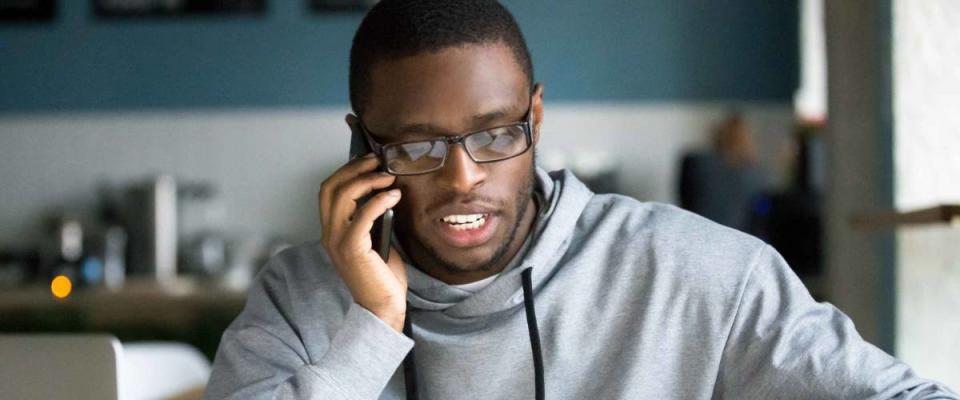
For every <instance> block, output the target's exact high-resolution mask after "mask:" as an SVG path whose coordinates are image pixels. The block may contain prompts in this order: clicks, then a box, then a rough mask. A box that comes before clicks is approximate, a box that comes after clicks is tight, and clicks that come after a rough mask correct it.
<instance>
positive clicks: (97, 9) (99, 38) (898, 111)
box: [0, 0, 960, 397]
mask: <svg viewBox="0 0 960 400" xmlns="http://www.w3.org/2000/svg"><path fill="white" fill-rule="evenodd" d="M366 3H367V2H366V1H354V0H339V1H336V0H334V1H330V0H287V1H280V0H230V1H228V0H177V1H165V0H84V1H81V0H77V1H55V0H0V333H41V332H45V333H51V332H61V333H63V332H69V333H80V332H106V333H110V334H113V335H115V336H117V337H118V338H119V339H120V340H121V341H122V342H123V344H124V346H125V348H129V349H131V351H130V353H131V354H145V353H136V349H137V348H138V346H140V348H143V347H144V346H146V347H147V348H148V350H149V351H148V352H147V353H146V354H150V355H152V354H157V347H156V346H161V347H159V349H160V350H159V354H161V357H163V355H162V354H165V353H164V350H163V349H165V348H169V349H170V352H171V353H169V354H175V353H176V352H177V351H181V353H179V354H186V353H190V352H192V353H191V354H190V355H189V356H185V358H188V359H191V360H192V361H190V362H195V363H199V365H201V367H197V371H199V372H197V373H196V374H195V376H193V377H187V378H183V379H181V381H182V382H181V384H180V386H176V385H172V386H169V387H167V388H157V389H155V391H153V392H152V393H154V394H156V393H163V396H167V395H171V396H172V395H175V394H178V393H180V392H181V391H183V390H186V389H193V387H192V386H191V385H193V386H196V385H201V386H202V383H203V381H204V379H205V378H204V367H203V366H202V365H203V364H204V363H208V362H209V360H211V359H212V356H213V353H214V351H215V350H216V346H217V343H218V341H219V337H220V334H221V333H222V331H223V329H224V328H225V327H226V326H227V324H228V323H229V322H230V321H231V320H232V318H233V317H234V316H235V315H236V314H237V313H238V312H239V311H240V309H241V308H242V305H243V301H244V292H245V289H246V288H247V286H248V285H249V283H250V280H251V279H252V277H253V276H254V274H255V273H256V271H257V270H258V269H259V268H260V267H261V266H262V264H263V262H264V260H266V259H267V258H268V257H269V256H270V255H272V254H274V253H275V252H277V251H279V250H282V249H283V248H285V247H286V246H289V245H292V244H296V243H300V242H303V241H306V240H311V239H316V238H317V236H318V232H319V230H318V222H317V211H316V204H315V198H316V192H317V190H318V189H319V185H320V182H322V180H323V179H324V178H325V177H326V176H327V175H329V174H330V173H331V172H332V171H333V170H334V169H336V168H337V167H338V166H339V165H341V164H342V163H343V162H345V161H346V158H347V148H348V130H347V129H346V126H345V123H344V122H343V117H344V115H345V114H346V113H347V112H349V109H348V92H347V62H348V53H349V47H350V43H351V40H352V36H353V33H354V31H355V29H356V27H357V25H358V24H359V22H360V20H361V18H362V16H363V12H364V10H365V9H366V8H367V7H368V4H366ZM503 3H504V4H505V5H506V6H507V7H508V8H509V9H510V10H511V11H512V12H513V14H514V15H515V17H516V18H517V19H518V21H519V23H520V26H521V28H522V29H523V32H524V34H525V35H526V38H527V40H528V44H529V46H530V49H531V52H532V54H533V59H534V67H535V73H536V75H537V80H539V81H541V82H543V83H544V84H545V89H546V95H545V102H546V111H545V122H544V125H543V138H542V140H541V142H540V146H539V147H538V149H537V151H538V154H537V157H538V160H539V163H540V164H541V165H542V166H544V167H546V168H548V169H555V168H571V169H572V170H574V171H575V172H576V173H577V174H578V175H579V176H580V177H581V178H583V179H585V180H586V181H588V183H589V184H590V185H591V186H592V188H593V189H594V190H595V191H597V192H612V193H623V194H627V195H630V196H633V197H636V198H638V199H640V200H644V201H658V202H667V203H673V204H676V205H678V206H682V207H684V208H687V209H689V210H691V211H694V212H697V213H700V214H701V215H704V216H706V217H708V218H711V219H713V220H715V221H717V222H720V223H723V224H725V225H728V226H731V227H733V228H736V229H739V230H742V231H746V232H749V233H751V234H753V235H756V236H758V237H760V238H762V239H764V240H765V241H767V242H768V243H770V244H771V245H773V246H774V247H776V248H777V249H778V250H779V251H780V252H781V253H783V254H784V256H785V257H786V258H787V260H788V261H789V262H790V263H791V265H792V267H793V268H794V270H795V271H796V272H797V274H798V275H799V276H800V277H801V278H802V279H803V280H804V282H805V283H806V284H807V285H808V287H809V288H810V290H811V292H812V293H813V295H814V296H815V297H816V298H817V299H819V300H823V301H829V302H831V303H833V304H835V305H836V306H837V307H839V308H840V309H841V310H843V311H844V312H846V313H847V314H848V315H850V316H851V318H853V320H854V322H855V323H856V325H857V328H858V330H859V331H860V332H861V334H862V335H863V336H864V337H865V338H866V339H867V340H869V341H870V342H872V343H874V344H876V345H877V346H879V347H881V348H883V349H884V350H886V351H888V352H891V353H893V354H895V355H897V356H898V357H900V358H902V359H904V360H905V361H907V362H908V363H910V364H911V365H912V366H914V367H915V368H916V369H917V370H918V371H919V372H920V373H921V374H923V375H925V376H928V377H931V378H934V379H937V380H940V381H943V382H944V383H947V384H948V385H949V386H951V387H954V388H958V387H960V363H957V362H956V360H957V359H960V312H957V310H958V309H960V246H958V244H960V224H958V222H960V206H958V205H960V114H958V113H957V112H956V111H955V108H956V105H957V104H960V72H958V71H960V69H958V68H957V63H958V62H960V3H958V2H956V1H953V0H928V1H922V2H920V1H911V0H848V1H843V2H828V1H824V0H776V1H770V0H722V1H700V0H676V1H669V2H663V1H655V0H635V1H630V2H623V1H613V0H597V1H591V2H578V1H572V0H554V1H520V0H504V1H503ZM183 343H185V344H188V345H189V346H182V345H181V344H183ZM163 345H169V346H170V347H162V346H163ZM150 346H153V347H150ZM184 348H186V349H187V350H184ZM184 351H186V353H184ZM172 358H176V357H172ZM130 365H135V363H131V364H130ZM191 365H194V364H191ZM207 368H208V367H207ZM207 373H208V372H207ZM191 379H192V380H191ZM163 396H160V397H163ZM128 397H137V395H136V394H131V395H130V396H128Z"/></svg>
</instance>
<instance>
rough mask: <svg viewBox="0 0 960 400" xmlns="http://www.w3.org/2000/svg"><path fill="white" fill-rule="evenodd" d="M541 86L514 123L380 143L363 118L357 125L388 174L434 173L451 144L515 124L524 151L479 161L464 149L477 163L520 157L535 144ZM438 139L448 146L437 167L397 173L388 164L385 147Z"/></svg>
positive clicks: (443, 160) (532, 93)
mask: <svg viewBox="0 0 960 400" xmlns="http://www.w3.org/2000/svg"><path fill="white" fill-rule="evenodd" d="M539 86H540V84H535V85H534V86H533V90H532V91H531V92H530V104H529V105H528V106H527V112H526V114H524V116H523V120H522V121H518V122H514V123H512V124H506V125H499V126H494V127H490V128H483V129H480V130H476V131H473V132H468V133H464V134H462V135H456V136H441V137H438V138H435V139H428V140H411V141H407V142H399V143H389V144H380V143H377V141H376V140H373V134H372V133H371V132H370V130H369V129H367V127H366V125H364V124H363V120H362V119H361V118H360V117H357V125H359V126H360V131H361V132H363V138H364V140H366V141H367V143H368V144H369V145H370V148H371V149H372V150H373V153H374V154H376V156H377V158H379V159H380V165H383V166H384V170H385V171H386V172H387V173H388V174H390V175H394V176H414V175H425V174H429V173H432V172H434V171H437V170H439V169H440V168H443V166H444V165H445V164H446V162H447V156H449V155H450V145H452V144H457V143H460V144H463V143H464V141H465V140H466V139H467V137H469V136H471V135H475V134H478V133H482V132H486V131H491V130H494V129H500V128H507V127H513V126H520V127H521V128H522V129H523V134H524V137H525V138H526V141H527V143H526V145H525V147H524V148H523V151H521V152H519V153H517V154H514V155H512V156H509V157H505V158H499V159H496V160H484V161H479V160H477V159H476V157H474V156H473V154H471V153H470V149H468V148H467V146H466V145H464V146H463V150H464V151H466V153H467V156H469V157H470V159H471V160H473V162H475V163H477V164H486V163H494V162H500V161H506V160H509V159H511V158H514V157H518V156H521V155H523V154H524V153H526V152H527V151H529V150H530V147H532V146H533V95H534V94H535V93H536V90H537V88H538V87H539ZM437 141H443V142H445V143H446V146H447V151H446V152H445V153H444V154H443V159H442V160H440V164H439V165H437V166H436V167H433V168H431V169H429V170H426V171H422V172H414V173H397V172H394V171H391V170H390V166H389V165H388V164H387V160H386V156H385V155H384V154H385V152H384V149H385V148H387V147H391V146H401V145H404V144H410V143H422V142H437Z"/></svg>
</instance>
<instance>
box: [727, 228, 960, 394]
mask: <svg viewBox="0 0 960 400" xmlns="http://www.w3.org/2000/svg"><path fill="white" fill-rule="evenodd" d="M714 391H715V392H714V397H716V398H721V399H770V398H796V399H854V398H856V399H957V397H956V395H955V394H953V393H952V392H950V391H949V390H948V389H946V388H945V387H943V386H941V385H939V384H937V383H936V382H932V381H929V380H925V379H922V378H920V377H918V376H917V375H916V374H915V373H914V371H913V370H912V369H910V367H908V366H907V365H906V364H904V363H903V362H901V361H899V360H897V359H896V358H893V357H891V356H890V355H888V354H886V353H885V352H883V351H882V350H880V349H879V348H877V347H874V346H873V345H871V344H870V343H867V342H866V341H864V340H863V339H862V338H861V337H860V335H859V334H858V333H857V331H856V330H855V329H854V326H853V322H851V321H850V319H849V318H848V317H847V316H846V315H844V314H843V313H842V312H840V311H839V310H838V309H836V308H835V307H833V306H832V305H829V304H826V303H817V302H816V301H814V300H813V298H812V297H811V296H810V294H809V292H807V289H806V288H805V287H804V286H803V284H802V283H801V282H800V280H799V279H798V278H797V276H796V275H794V273H793V271H791V270H790V268H789V267H788V266H787V264H786V262H785V261H784V260H783V258H781V257H780V255H779V254H777V252H776V251H775V250H773V249H772V248H770V247H769V246H765V247H764V249H763V250H761V253H760V255H759V256H758V258H757V260H756V262H755V263H754V265H753V267H752V270H751V272H750V274H749V276H748V277H747V279H746V282H745V283H744V284H743V287H742V289H741V295H740V301H739V306H738V309H737V311H736V315H735V317H734V320H733V324H732V327H731V330H730V333H729V337H728V339H727V343H726V346H725V348H724V351H723V356H722V360H721V364H720V372H719V376H718V379H717V385H716V387H715V389H714Z"/></svg>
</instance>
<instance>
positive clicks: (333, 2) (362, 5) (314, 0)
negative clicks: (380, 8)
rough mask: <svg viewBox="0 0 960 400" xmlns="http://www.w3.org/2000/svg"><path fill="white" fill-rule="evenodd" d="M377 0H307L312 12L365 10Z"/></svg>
mask: <svg viewBox="0 0 960 400" xmlns="http://www.w3.org/2000/svg"><path fill="white" fill-rule="evenodd" d="M377 1H378V0H307V4H308V5H309V7H310V10H311V11H313V12H314V13H328V12H342V11H358V12H362V11H366V10H367V9H369V8H370V7H373V5H374V4H377Z"/></svg>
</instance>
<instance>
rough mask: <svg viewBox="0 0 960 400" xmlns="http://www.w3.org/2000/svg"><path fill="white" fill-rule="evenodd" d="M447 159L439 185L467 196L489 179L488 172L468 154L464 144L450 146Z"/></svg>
mask: <svg viewBox="0 0 960 400" xmlns="http://www.w3.org/2000/svg"><path fill="white" fill-rule="evenodd" d="M448 146H449V147H448V150H447V151H448V153H447V159H446V161H444V163H443V168H440V170H439V171H437V172H438V176H437V178H438V181H439V182H437V183H438V184H440V185H442V186H444V187H447V188H449V189H452V190H453V191H455V192H457V193H460V194H467V193H470V192H471V191H473V189H474V188H476V187H477V186H480V185H482V184H483V183H484V182H485V181H486V179H487V172H486V171H485V169H484V168H483V166H481V165H480V164H477V163H476V162H474V161H473V159H471V158H470V155H469V154H467V150H466V149H464V148H463V145H462V144H459V143H458V144H450V145H448Z"/></svg>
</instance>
